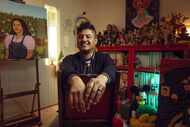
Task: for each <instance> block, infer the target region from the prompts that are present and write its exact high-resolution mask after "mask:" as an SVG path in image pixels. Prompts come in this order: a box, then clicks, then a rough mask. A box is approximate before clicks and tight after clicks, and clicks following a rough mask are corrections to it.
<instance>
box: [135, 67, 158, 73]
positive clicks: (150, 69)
mask: <svg viewBox="0 0 190 127" xmlns="http://www.w3.org/2000/svg"><path fill="white" fill-rule="evenodd" d="M137 71H140V72H153V73H159V72H160V69H159V67H138V68H137Z"/></svg>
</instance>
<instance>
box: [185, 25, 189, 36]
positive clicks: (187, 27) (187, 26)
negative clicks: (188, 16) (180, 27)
mask: <svg viewBox="0 0 190 127" xmlns="http://www.w3.org/2000/svg"><path fill="white" fill-rule="evenodd" d="M185 26H186V30H187V34H188V36H190V23H187V24H185Z"/></svg>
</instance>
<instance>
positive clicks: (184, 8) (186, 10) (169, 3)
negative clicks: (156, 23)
mask: <svg viewBox="0 0 190 127" xmlns="http://www.w3.org/2000/svg"><path fill="white" fill-rule="evenodd" d="M171 12H181V13H182V14H184V15H185V16H188V17H190V0H160V15H161V16H167V15H168V14H170V13H171ZM188 22H189V23H190V20H188Z"/></svg>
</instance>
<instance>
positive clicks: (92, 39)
mask: <svg viewBox="0 0 190 127" xmlns="http://www.w3.org/2000/svg"><path fill="white" fill-rule="evenodd" d="M96 43H97V39H96V35H95V32H94V31H92V30H90V29H85V30H83V31H81V32H80V33H78V35H77V47H78V48H79V50H80V51H82V52H89V51H92V50H94V48H95V47H96Z"/></svg>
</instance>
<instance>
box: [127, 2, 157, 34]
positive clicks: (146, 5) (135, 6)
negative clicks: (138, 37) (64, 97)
mask: <svg viewBox="0 0 190 127" xmlns="http://www.w3.org/2000/svg"><path fill="white" fill-rule="evenodd" d="M159 8H160V2H159V0H126V25H125V27H126V30H127V31H129V30H134V29H135V28H137V29H138V28H143V27H144V26H146V25H149V24H151V23H156V22H158V21H159V15H160V14H159ZM143 9H144V10H143ZM140 11H141V12H142V11H143V12H144V16H145V17H147V18H145V20H142V19H140V18H142V17H139V20H137V19H138V18H137V17H138V14H139V13H140ZM136 21H140V24H138V23H136ZM142 22H143V23H142ZM134 24H137V25H134Z"/></svg>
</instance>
